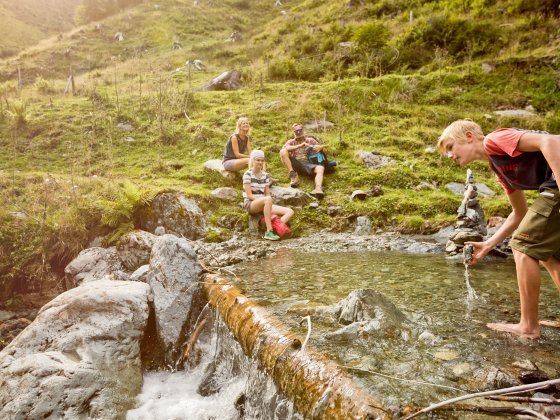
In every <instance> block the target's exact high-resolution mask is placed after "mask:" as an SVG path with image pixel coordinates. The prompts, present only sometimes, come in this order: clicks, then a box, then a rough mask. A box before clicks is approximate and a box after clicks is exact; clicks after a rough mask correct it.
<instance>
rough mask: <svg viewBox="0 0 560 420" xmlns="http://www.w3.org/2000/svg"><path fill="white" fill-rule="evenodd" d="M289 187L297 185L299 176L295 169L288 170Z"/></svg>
mask: <svg viewBox="0 0 560 420" xmlns="http://www.w3.org/2000/svg"><path fill="white" fill-rule="evenodd" d="M289 176H290V187H292V188H297V187H298V186H299V177H298V174H297V172H296V171H290V173H289Z"/></svg>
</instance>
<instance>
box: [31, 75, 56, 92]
mask: <svg viewBox="0 0 560 420" xmlns="http://www.w3.org/2000/svg"><path fill="white" fill-rule="evenodd" d="M34 86H35V89H37V92H39V93H43V94H48V93H54V92H55V90H54V83H53V82H51V81H50V80H45V79H43V78H42V77H41V76H38V77H37V78H36V79H35V83H34Z"/></svg>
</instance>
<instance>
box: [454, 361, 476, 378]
mask: <svg viewBox="0 0 560 420" xmlns="http://www.w3.org/2000/svg"><path fill="white" fill-rule="evenodd" d="M452 371H453V374H454V375H455V376H458V377H463V376H465V375H467V374H468V373H470V372H471V371H472V366H471V365H470V364H469V363H459V364H458V365H455V366H453V369H452Z"/></svg>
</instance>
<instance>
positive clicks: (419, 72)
mask: <svg viewBox="0 0 560 420" xmlns="http://www.w3.org/2000/svg"><path fill="white" fill-rule="evenodd" d="M285 3H286V4H285V5H284V6H282V7H274V6H273V2H270V1H269V0H266V1H265V0H262V1H261V0H258V1H250V2H249V1H248V0H224V1H221V2H219V4H218V2H207V1H200V2H199V5H198V6H195V5H194V4H193V2H192V1H190V0H189V1H187V0H185V1H180V0H164V1H161V2H157V7H156V3H154V2H145V3H143V4H141V5H140V6H138V7H136V8H134V9H130V10H128V11H126V12H123V13H122V14H119V15H116V16H113V17H110V18H108V19H106V20H104V21H103V22H101V23H100V26H99V28H97V27H96V25H93V24H92V25H87V26H83V27H80V28H76V29H75V30H74V31H72V32H70V33H66V34H64V36H63V38H62V40H56V41H54V40H53V41H52V42H49V43H43V44H41V45H39V46H35V47H33V48H30V49H28V50H26V51H24V52H23V53H21V54H20V55H19V56H18V57H17V62H18V63H19V64H20V66H21V68H22V71H23V76H24V87H23V90H22V91H21V92H18V89H17V85H16V83H15V72H14V69H15V63H16V61H15V60H13V59H8V60H4V61H3V62H1V63H0V196H1V199H2V202H3V203H4V204H3V205H2V206H1V207H0V219H1V220H2V223H1V224H0V226H1V227H0V253H1V256H2V258H0V261H1V262H0V278H1V280H0V282H2V283H3V284H5V285H6V286H7V287H6V290H11V291H12V292H22V291H25V290H28V289H29V288H36V287H37V285H40V284H41V283H40V282H37V279H42V280H45V279H49V278H56V275H57V274H59V273H60V272H61V270H62V268H63V267H64V266H65V264H66V263H67V262H68V261H69V260H70V259H71V258H72V257H73V256H74V255H76V253H77V252H79V250H80V249H81V248H83V247H84V246H85V245H86V244H87V242H88V241H89V240H90V239H91V238H92V237H94V236H96V235H100V234H103V235H107V236H106V242H107V243H109V242H111V241H112V240H114V239H116V238H117V237H118V235H119V234H121V233H123V232H125V231H126V230H128V229H132V228H133V227H134V213H135V211H136V210H137V209H138V206H139V204H140V202H141V200H140V197H145V196H153V194H155V193H157V192H158V191H162V190H165V189H178V190H182V191H184V192H185V193H186V194H188V195H190V196H192V197H195V198H196V200H197V201H198V202H199V203H200V205H201V207H202V208H203V209H204V211H205V212H206V213H207V214H208V216H209V218H210V222H211V225H212V226H213V229H214V230H213V231H212V232H211V233H210V234H209V236H208V240H222V239H227V238H228V237H230V236H231V235H232V232H231V227H230V226H231V220H239V221H242V222H244V221H245V220H246V215H245V214H244V213H243V212H242V211H241V209H240V208H239V207H238V206H237V205H226V204H223V203H219V202H216V201H214V200H212V199H211V196H210V192H211V191H212V190H213V189H214V188H216V187H219V186H223V185H229V186H232V187H235V188H238V189H241V186H240V180H239V181H238V182H229V183H228V182H226V181H224V180H223V179H221V177H219V176H215V175H209V174H207V173H206V172H204V170H203V168H202V164H203V163H204V162H205V161H206V160H208V159H211V158H220V157H221V153H222V150H223V147H224V144H225V142H226V140H227V137H228V136H229V134H231V132H232V131H233V130H234V126H235V121H236V120H237V118H238V117H239V116H248V117H249V118H250V119H251V123H252V126H253V132H252V136H253V139H254V140H253V141H254V146H256V147H259V148H262V149H263V150H265V152H266V153H267V157H268V162H269V170H270V172H271V173H272V175H273V176H274V177H276V178H280V179H281V184H282V185H287V184H288V178H287V174H286V173H285V170H284V169H283V168H282V167H281V164H280V161H279V158H278V155H277V153H278V152H279V150H280V148H281V146H282V145H283V143H284V142H285V140H286V139H287V138H288V137H289V135H290V134H291V133H290V130H289V127H290V126H291V124H292V123H293V122H295V121H301V122H308V121H312V120H313V119H316V118H319V119H322V118H323V116H326V119H327V120H329V121H332V122H333V123H334V124H335V128H334V129H332V130H329V131H326V132H323V131H320V132H319V133H315V134H316V135H318V136H319V137H321V138H322V139H323V140H324V141H325V142H326V144H327V146H328V149H329V151H330V154H331V156H332V157H333V158H334V159H336V160H338V161H339V167H338V169H337V172H336V173H335V174H333V175H329V176H328V177H327V181H326V192H327V196H326V198H325V200H324V201H323V202H322V203H321V205H320V207H319V208H318V209H311V208H305V209H303V210H301V211H298V212H297V213H296V216H295V219H294V221H293V228H294V230H295V232H296V234H299V235H305V234H307V233H308V232H310V231H311V230H313V229H319V228H327V229H333V230H335V231H336V230H345V229H349V228H350V226H351V223H352V221H353V220H354V218H355V217H357V216H359V215H369V216H370V217H371V218H372V220H373V222H374V225H375V226H378V227H381V228H384V229H396V230H399V231H401V232H406V233H429V232H433V231H435V230H437V229H438V228H440V227H442V226H444V225H446V224H449V223H452V222H453V221H454V220H455V216H456V210H457V207H458V205H459V203H460V198H459V197H457V196H454V195H453V194H452V193H450V192H449V191H447V189H446V188H445V184H446V183H447V182H450V181H458V182H462V181H463V180H464V176H465V169H464V168H463V169H462V168H457V167H455V166H453V165H452V163H451V162H449V161H448V160H446V159H442V158H440V157H439V156H438V155H437V154H436V153H434V152H433V146H434V144H435V142H436V140H437V137H438V136H439V134H440V133H441V131H442V129H443V128H444V127H445V126H446V125H447V124H448V123H449V122H451V121H453V120H455V119H457V118H463V117H468V118H472V119H474V120H476V121H478V122H479V123H480V124H481V125H482V127H483V129H484V130H485V131H491V130H493V129H495V128H497V127H500V126H518V127H525V128H533V129H544V130H548V131H551V132H560V111H559V109H560V108H559V105H560V95H559V91H560V76H559V74H560V68H559V66H560V64H559V63H558V59H557V57H558V53H559V50H560V43H559V38H560V37H559V30H560V28H558V25H557V24H555V22H557V20H556V17H555V15H554V13H556V10H555V9H554V8H547V7H546V6H547V4H548V3H547V2H546V1H544V0H543V1H540V2H539V1H536V0H535V1H534V2H532V3H531V4H532V5H533V9H531V10H527V9H523V8H524V7H526V4H527V2H518V1H497V0H496V1H490V0H487V1H461V2H459V1H456V2H438V1H416V2H388V1H364V2H363V3H362V4H358V5H357V6H353V7H349V6H348V1H331V2H321V1H313V0H300V1H297V0H291V1H289V2H285ZM543 5H544V6H543ZM543 7H544V9H543ZM411 8H412V10H413V20H412V22H411V20H410V9H411ZM282 10H283V11H285V13H281V11H282ZM492 16H499V19H498V20H496V19H495V18H492ZM483 26H491V27H492V28H494V29H492V30H490V29H484V28H483ZM117 31H122V32H124V34H125V40H124V41H122V42H117V41H115V40H114V38H113V37H114V34H115V32H117ZM233 31H239V32H240V33H241V35H242V40H241V41H240V42H235V43H232V42H225V40H226V39H227V38H228V37H229V35H230V34H231V33H232V32H233ZM469 31H470V32H469ZM481 31H482V32H481ZM485 31H490V32H485ZM484 37H486V38H484ZM174 41H179V42H180V43H181V44H182V46H183V49H181V50H174V49H173V48H172V46H173V42H174ZM340 42H351V43H352V44H350V46H349V47H346V46H345V47H341V46H340ZM344 45H348V44H344ZM64 51H69V53H66V54H65V53H64ZM397 53H398V54H397ZM195 58H196V59H201V60H203V61H204V62H205V64H206V65H207V70H206V71H205V72H193V73H192V74H191V77H192V80H191V86H192V89H189V83H188V76H187V71H186V68H185V67H184V63H185V61H186V60H187V59H195ZM70 66H72V68H73V70H74V73H75V75H76V87H77V92H76V95H75V96H73V95H71V94H69V95H66V96H65V95H63V94H62V92H63V91H64V87H65V84H66V77H67V75H68V71H69V67H70ZM230 67H236V68H238V69H239V70H240V71H241V72H242V74H243V88H242V89H241V90H239V91H235V92H201V91H199V90H198V88H199V87H201V86H202V85H203V84H204V82H205V81H207V80H209V79H211V78H212V77H214V76H216V75H218V74H220V73H221V72H222V71H224V70H226V69H227V68H230ZM272 101H280V104H279V105H278V106H277V107H273V108H267V107H263V106H262V105H264V104H268V103H270V102H272ZM528 105H531V106H532V107H533V108H534V109H535V116H534V117H531V118H519V117H517V118H512V117H500V116H497V115H495V114H494V111H495V110H499V109H510V108H525V107H526V106H528ZM119 123H127V124H131V125H132V126H133V127H134V130H133V131H132V132H130V133H129V132H125V131H123V130H121V129H120V128H119V127H118V124H119ZM359 150H366V151H376V152H378V153H381V154H384V155H387V156H390V157H392V158H393V159H395V160H396V162H397V163H396V164H395V165H392V166H388V167H385V168H383V169H379V170H375V171H369V170H367V169H366V168H365V167H364V166H363V164H362V163H361V162H360V161H359V160H358V159H357V157H356V152H357V151H359ZM471 169H473V171H474V173H475V177H476V179H477V181H480V182H485V183H487V184H488V185H489V186H490V187H491V188H493V189H494V190H495V191H496V192H498V195H497V197H496V198H494V199H492V200H488V199H483V200H482V205H483V207H484V209H485V211H486V214H487V216H492V215H496V214H501V215H506V214H507V213H508V211H509V210H508V206H507V202H506V199H505V197H504V195H503V193H501V191H500V188H499V187H498V185H497V183H496V182H495V180H494V178H493V176H492V175H491V173H490V171H489V170H488V168H487V167H486V166H485V165H482V164H475V165H472V167H471ZM425 183H427V184H432V185H434V186H435V189H434V190H432V189H421V188H418V186H420V185H421V184H425ZM375 184H378V185H381V186H382V188H383V189H384V191H385V194H384V195H383V196H381V197H378V198H371V199H368V200H366V201H363V202H354V201H351V200H349V195H350V193H351V192H352V191H353V190H355V189H366V190H367V189H369V188H370V187H371V186H372V185H375ZM303 189H306V190H311V189H312V183H311V181H305V182H304V183H303ZM334 205H336V206H340V207H341V210H340V211H339V212H338V213H337V214H334V215H333V214H332V212H329V211H328V208H329V206H334ZM10 212H12V214H10ZM13 212H25V213H26V214H27V215H28V216H29V217H28V218H27V219H25V220H21V219H19V218H17V217H16V216H14V213H13ZM224 216H226V217H224ZM239 225H240V226H244V225H245V224H244V223H240V224H239Z"/></svg>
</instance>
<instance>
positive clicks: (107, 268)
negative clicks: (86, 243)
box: [64, 247, 128, 289]
mask: <svg viewBox="0 0 560 420" xmlns="http://www.w3.org/2000/svg"><path fill="white" fill-rule="evenodd" d="M64 276H65V280H66V289H71V288H72V287H76V286H79V285H80V284H82V283H88V282H90V281H96V280H101V279H109V280H128V275H127V274H126V273H125V271H124V266H123V264H122V262H121V260H120V258H119V256H118V254H117V249H116V248H115V247H110V248H101V247H92V248H87V249H84V250H83V251H82V252H80V253H79V254H78V256H77V257H76V258H74V259H73V260H72V261H71V262H70V264H68V265H67V266H66V268H65V269H64Z"/></svg>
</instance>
